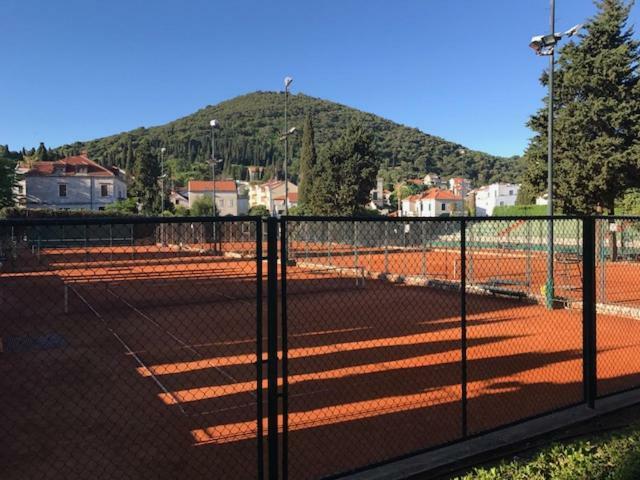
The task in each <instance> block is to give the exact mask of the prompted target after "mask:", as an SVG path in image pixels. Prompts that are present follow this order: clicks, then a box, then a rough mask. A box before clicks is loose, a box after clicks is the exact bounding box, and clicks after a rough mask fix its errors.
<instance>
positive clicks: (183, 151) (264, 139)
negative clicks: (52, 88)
mask: <svg viewBox="0 0 640 480" xmlns="http://www.w3.org/2000/svg"><path fill="white" fill-rule="evenodd" d="M306 114H309V115H310V116H311V118H312V119H313V125H314V130H315V143H316V147H317V148H318V150H319V151H320V150H322V149H323V148H326V147H328V146H329V145H331V144H333V143H335V142H336V141H337V140H338V138H340V136H341V134H342V133H343V132H344V130H345V129H346V128H347V126H348V125H349V124H351V123H354V122H355V123H359V124H360V125H362V126H363V127H364V129H365V130H366V131H368V132H369V133H371V135H372V136H373V148H374V150H375V153H376V158H377V161H378V162H379V168H380V170H381V172H382V174H383V176H384V177H385V178H386V180H387V181H389V182H393V181H396V180H398V179H405V178H410V177H415V176H418V175H420V174H424V173H427V172H436V173H440V174H442V175H445V176H451V175H461V176H465V177H468V178H471V179H472V180H473V181H474V182H476V183H487V182H491V181H497V180H502V181H515V180H516V179H517V178H518V176H519V173H520V162H519V161H518V159H517V158H504V157H496V156H493V155H488V154H486V153H482V152H477V151H473V150H469V149H467V148H466V147H464V146H462V145H459V144H456V143H452V142H448V141H446V140H444V139H442V138H439V137H435V136H432V135H428V134H425V133H423V132H421V131H420V130H418V129H415V128H410V127H406V126H403V125H399V124H397V123H394V122H392V121H389V120H386V119H384V118H381V117H379V116H376V115H373V114H370V113H365V112H362V111H359V110H356V109H353V108H350V107H347V106H344V105H340V104H338V103H334V102H330V101H327V100H322V99H318V98H314V97H310V96H307V95H304V94H302V93H300V94H297V95H290V97H289V119H288V122H289V126H290V127H291V126H296V127H299V132H300V135H297V136H292V138H291V141H290V142H289V144H290V147H289V148H290V149H291V152H290V157H289V158H291V159H292V160H291V162H292V164H291V167H290V172H291V173H292V175H293V176H294V178H295V176H296V175H297V171H298V162H299V158H300V150H301V146H302V135H301V133H302V126H303V123H304V119H305V116H306ZM211 119H216V120H218V121H219V122H220V126H221V128H220V129H219V130H216V134H215V148H216V157H217V158H222V159H223V160H224V167H223V175H226V176H229V177H235V178H238V179H241V178H246V175H247V169H246V168H245V167H246V166H251V165H255V166H261V167H264V176H265V178H269V177H271V175H272V174H273V172H274V170H276V169H278V170H279V169H281V162H282V159H283V156H284V146H283V144H282V142H281V141H280V136H281V134H282V131H283V128H284V93H279V92H255V93H250V94H247V95H243V96H240V97H236V98H233V99H231V100H228V101H225V102H222V103H219V104H218V105H215V106H207V107H205V108H203V109H201V110H199V111H197V112H195V113H193V114H192V115H189V116H186V117H184V118H180V119H178V120H175V121H173V122H170V123H168V124H166V125H161V126H156V127H150V128H138V129H135V130H131V131H129V132H124V133H120V134H117V135H112V136H109V137H104V138H100V139H96V140H91V141H87V142H76V143H73V144H70V145H64V146H61V147H58V148H56V149H53V150H52V154H55V155H56V156H58V155H67V154H76V153H79V152H80V151H81V150H85V149H86V150H88V152H89V155H90V157H91V158H92V159H94V160H97V161H98V162H100V163H102V164H105V165H112V164H113V165H118V166H119V167H121V168H123V169H127V170H130V171H133V170H134V169H135V168H134V167H135V165H134V164H135V158H136V149H137V148H138V146H139V145H140V144H141V143H142V142H143V141H148V142H149V144H150V145H151V146H152V147H153V148H160V147H165V148H166V154H165V155H166V156H165V165H166V166H167V169H168V171H169V174H170V176H171V177H172V179H173V180H174V181H175V183H176V184H178V185H181V184H185V182H186V181H187V180H188V179H190V178H210V176H211V173H210V167H209V165H208V164H207V159H209V158H210V156H211V136H210V135H211V134H210V127H209V121H210V120H211Z"/></svg>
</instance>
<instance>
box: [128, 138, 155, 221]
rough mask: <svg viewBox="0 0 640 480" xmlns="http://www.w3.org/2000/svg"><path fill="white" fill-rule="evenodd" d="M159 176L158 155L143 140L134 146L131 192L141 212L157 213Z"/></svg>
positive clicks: (146, 213)
mask: <svg viewBox="0 0 640 480" xmlns="http://www.w3.org/2000/svg"><path fill="white" fill-rule="evenodd" d="M159 177H160V163H159V162H158V157H157V155H156V154H155V153H154V152H153V150H152V149H151V145H150V144H149V142H148V141H146V140H143V141H142V142H140V144H139V145H138V148H136V154H135V180H134V185H133V194H134V195H135V196H136V197H137V198H138V203H139V204H140V205H141V210H142V213H143V214H145V215H151V214H153V213H159V210H160V189H159V187H158V178H159Z"/></svg>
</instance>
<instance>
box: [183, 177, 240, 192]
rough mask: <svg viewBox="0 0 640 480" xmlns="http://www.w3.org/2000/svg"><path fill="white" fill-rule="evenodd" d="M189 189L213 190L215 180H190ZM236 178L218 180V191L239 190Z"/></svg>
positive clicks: (195, 190)
mask: <svg viewBox="0 0 640 480" xmlns="http://www.w3.org/2000/svg"><path fill="white" fill-rule="evenodd" d="M188 189H189V191H190V192H212V191H213V182H212V181H211V180H189V184H188ZM237 190H238V189H237V187H236V182H235V180H216V191H217V192H237Z"/></svg>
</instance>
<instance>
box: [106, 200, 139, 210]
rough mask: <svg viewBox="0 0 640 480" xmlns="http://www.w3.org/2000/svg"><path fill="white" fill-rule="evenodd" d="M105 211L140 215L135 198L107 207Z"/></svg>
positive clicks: (119, 201)
mask: <svg viewBox="0 0 640 480" xmlns="http://www.w3.org/2000/svg"><path fill="white" fill-rule="evenodd" d="M105 211H107V212H114V213H116V212H117V213H138V205H137V204H136V199H135V198H127V199H125V200H118V201H117V202H114V203H112V204H110V205H107V206H106V207H105Z"/></svg>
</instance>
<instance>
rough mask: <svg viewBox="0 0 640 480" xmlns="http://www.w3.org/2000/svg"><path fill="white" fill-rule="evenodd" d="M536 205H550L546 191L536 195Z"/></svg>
mask: <svg viewBox="0 0 640 480" xmlns="http://www.w3.org/2000/svg"><path fill="white" fill-rule="evenodd" d="M536 205H549V195H548V194H547V193H545V194H544V195H540V196H538V197H536Z"/></svg>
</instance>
